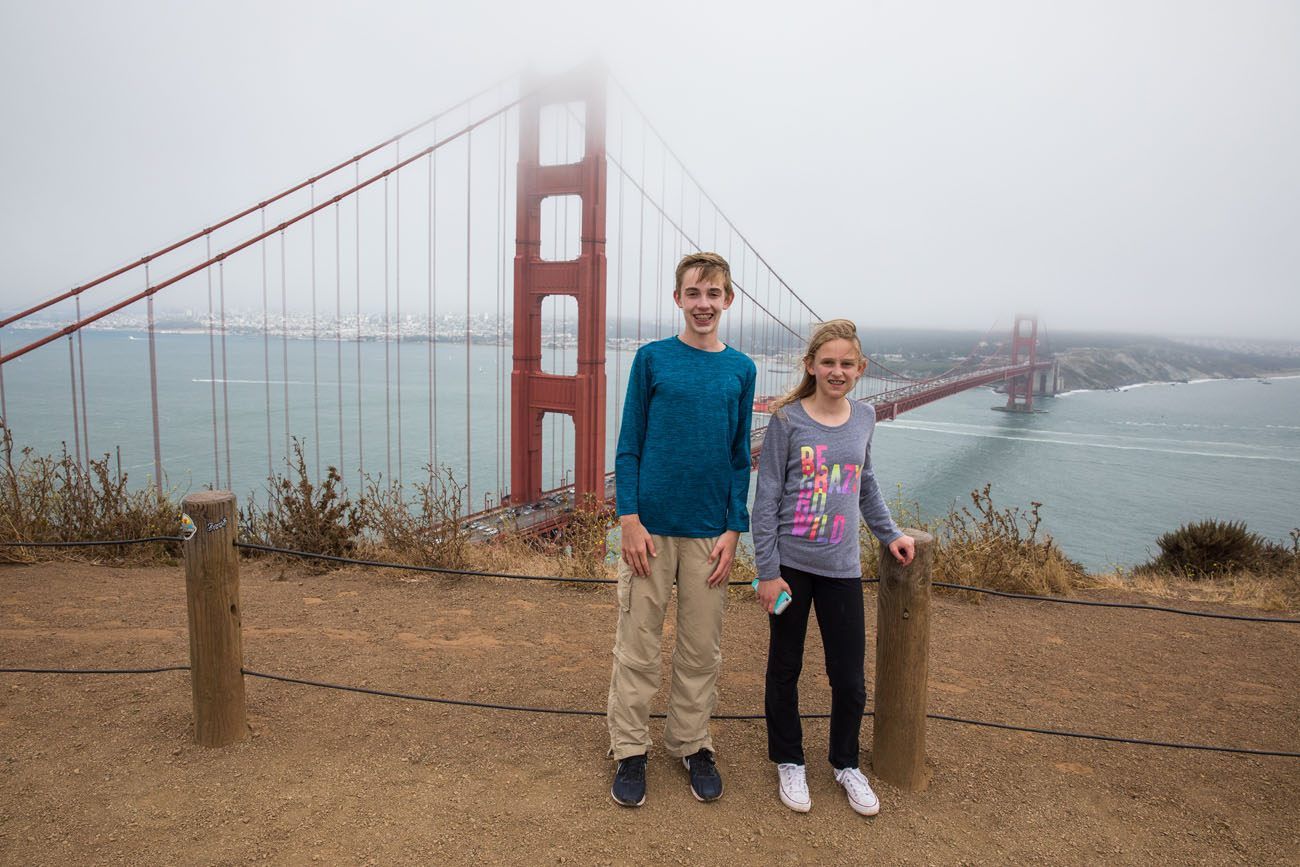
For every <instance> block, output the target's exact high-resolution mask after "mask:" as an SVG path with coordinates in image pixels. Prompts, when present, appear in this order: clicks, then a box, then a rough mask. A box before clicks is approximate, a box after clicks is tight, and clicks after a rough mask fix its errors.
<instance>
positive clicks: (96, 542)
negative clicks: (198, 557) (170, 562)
mask: <svg viewBox="0 0 1300 867" xmlns="http://www.w3.org/2000/svg"><path fill="white" fill-rule="evenodd" d="M184 541H185V537H184V536H142V537H141V538H139V539H84V540H81V541H77V542H0V548H94V547H98V546H102V545H142V544H144V543H146V542H184Z"/></svg>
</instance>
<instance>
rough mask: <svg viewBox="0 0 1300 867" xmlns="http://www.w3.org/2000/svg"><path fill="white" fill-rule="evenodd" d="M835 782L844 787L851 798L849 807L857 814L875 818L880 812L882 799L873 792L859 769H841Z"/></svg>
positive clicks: (836, 774)
mask: <svg viewBox="0 0 1300 867" xmlns="http://www.w3.org/2000/svg"><path fill="white" fill-rule="evenodd" d="M835 782H837V783H839V784H840V785H841V786H843V787H844V791H845V792H846V793H847V794H848V796H849V806H850V807H852V808H853V811H854V812H855V813H858V814H860V815H863V816H874V815H876V814H877V813H879V812H880V799H879V798H877V797H876V793H875V792H873V791H871V784H870V783H868V782H867V778H866V776H864V775H863V773H862V771H859V770H858V769H857V768H841V769H840V770H838V771H836V772H835Z"/></svg>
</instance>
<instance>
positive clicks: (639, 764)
mask: <svg viewBox="0 0 1300 867" xmlns="http://www.w3.org/2000/svg"><path fill="white" fill-rule="evenodd" d="M618 776H619V777H620V778H621V779H624V780H644V779H645V756H632V757H631V758H628V759H624V760H623V761H621V762H619V763H618Z"/></svg>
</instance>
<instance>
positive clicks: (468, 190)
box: [465, 129, 474, 513]
mask: <svg viewBox="0 0 1300 867" xmlns="http://www.w3.org/2000/svg"><path fill="white" fill-rule="evenodd" d="M473 192H474V130H472V129H471V130H470V131H469V134H468V135H467V136H466V137H465V511H466V513H469V512H471V511H473V509H474V487H473V484H472V482H473V480H474V468H473V463H472V459H473V451H472V449H471V448H470V440H469V435H470V421H469V414H470V409H471V408H472V406H473V404H472V403H471V388H472V385H471V383H470V372H471V370H472V369H473V367H472V365H471V363H470V351H469V350H470V346H471V343H470V336H471V335H470V314H471V312H472V308H471V299H470V287H471V286H472V285H473V280H472V271H471V264H472V263H471V258H472V257H471V254H470V251H471V248H472V247H473V239H474V232H473V216H474V210H473V206H474V197H473Z"/></svg>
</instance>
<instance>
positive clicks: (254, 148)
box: [0, 0, 1300, 339]
mask: <svg viewBox="0 0 1300 867" xmlns="http://www.w3.org/2000/svg"><path fill="white" fill-rule="evenodd" d="M597 56H598V57H600V58H602V59H603V60H604V62H605V63H606V64H607V66H608V67H609V69H610V71H611V72H612V73H613V74H614V76H615V77H616V78H617V80H618V81H619V82H621V84H622V86H623V87H625V88H626V90H627V91H628V93H630V94H631V95H632V96H633V97H634V98H635V99H636V101H637V102H638V103H639V104H640V106H641V108H642V109H644V111H645V112H646V114H647V115H648V116H649V117H650V119H651V120H652V121H653V122H654V124H655V125H656V126H657V127H658V129H659V130H660V131H661V132H662V133H663V136H664V138H665V139H666V140H667V141H668V142H669V143H670V144H671V146H672V147H673V149H674V150H675V151H676V152H677V154H678V155H679V156H680V157H681V159H682V161H683V162H684V164H685V165H686V166H687V167H688V168H689V169H690V171H691V172H692V173H693V174H694V175H695V177H697V178H698V179H699V180H700V182H701V184H702V185H703V187H704V189H705V190H707V191H708V193H709V194H710V195H711V196H712V197H713V199H714V200H716V201H717V202H718V204H719V205H720V206H721V207H722V208H723V210H724V211H725V212H726V213H727V214H729V215H730V216H731V217H732V218H733V219H734V220H735V221H736V224H737V226H738V227H739V229H740V230H741V231H742V232H743V233H744V234H745V235H746V236H747V237H748V238H749V239H750V240H751V241H752V242H753V244H754V246H755V248H757V249H758V250H759V251H760V252H761V253H762V254H763V255H764V257H765V258H766V259H767V260H768V261H769V262H770V263H771V264H772V266H773V267H774V268H775V270H776V271H777V272H778V273H779V274H780V275H781V276H782V277H784V279H785V280H786V281H787V282H788V283H789V284H790V285H791V286H792V287H794V288H795V289H796V291H798V292H799V293H800V294H801V295H802V296H803V297H804V298H805V299H807V301H808V302H809V304H810V305H811V306H812V307H813V308H814V309H816V310H817V311H818V312H819V313H821V314H823V315H828V316H829V315H848V316H852V317H854V318H856V319H858V320H859V321H860V322H861V323H862V324H864V325H872V326H881V325H885V326H908V325H913V326H923V327H942V328H964V329H972V328H976V329H984V328H987V327H989V326H991V325H993V324H994V322H995V320H996V321H999V322H1001V323H1004V324H1005V325H1008V326H1009V323H1010V319H1011V316H1012V315H1013V314H1014V313H1016V312H1018V311H1027V312H1036V313H1038V314H1039V315H1040V316H1041V317H1042V321H1043V322H1044V324H1045V325H1046V326H1047V327H1048V328H1049V329H1050V328H1053V327H1055V328H1059V329H1071V330H1086V329H1097V330H1113V331H1133V332H1149V333H1165V334H1181V335H1222V336H1226V337H1262V338H1275V339H1288V338H1294V337H1295V324H1296V323H1297V322H1300V300H1298V299H1300V292H1297V291H1296V289H1297V286H1296V277H1295V275H1296V274H1298V273H1300V243H1297V241H1300V160H1298V159H1297V158H1296V156H1295V154H1297V153H1300V7H1298V6H1296V5H1295V4H1294V3H1288V2H1240V3H1233V4H1186V3H1180V2H1139V3H1129V4H1113V3H1094V2H1077V3H1066V2H1060V3H1032V2H998V3H980V4H962V3H955V2H954V3H901V2H899V3H867V4H834V3H811V4H801V5H799V6H798V7H791V6H789V5H788V4H770V3H710V4H700V3H693V4H687V3H680V2H669V3H663V4H653V5H650V6H645V5H638V6H636V7H631V6H629V7H627V8H621V7H615V6H611V5H609V4H600V3H595V2H582V3H579V2H570V3H553V4H529V3H522V2H519V3H483V4H429V3H403V2H398V3H385V4H381V5H363V4H354V3H336V4H317V3H306V2H301V3H288V2H285V3H274V4H254V3H245V2H236V3H221V4H215V3H193V4H184V5H179V4H172V3H164V2H125V3H114V4H111V5H110V4H74V3H67V2H56V3H46V4H32V3H18V2H13V0H8V2H4V3H3V4H0V71H2V73H3V75H4V78H5V80H6V82H7V85H6V87H5V88H4V90H3V93H0V116H3V117H4V118H5V125H6V132H7V134H6V135H5V136H4V138H3V140H2V141H0V160H2V161H3V164H4V165H5V166H6V168H7V169H8V172H7V175H8V180H7V183H6V195H5V196H4V198H3V200H2V201H0V237H3V241H2V242H0V243H2V244H3V248H2V249H3V255H2V256H0V261H3V263H4V266H3V268H2V269H0V307H2V308H4V309H13V308H16V307H19V306H21V305H23V304H25V303H30V302H34V301H37V300H40V299H41V298H44V297H47V296H50V295H52V294H55V293H56V292H59V291H62V290H64V289H67V288H69V287H71V286H74V285H77V284H78V283H80V282H82V281H84V280H86V279H88V278H90V277H93V276H95V275H97V274H99V273H101V272H103V271H105V270H108V269H109V268H111V267H113V266H115V265H118V264H121V263H123V262H126V261H129V260H132V259H135V258H138V257H139V256H140V255H143V254H144V253H146V252H148V251H150V250H152V249H155V248H157V247H158V246H160V245H162V244H164V243H166V242H168V241H171V240H174V239H176V238H178V237H181V236H182V235H184V234H186V233H188V232H190V231H192V230H195V229H197V228H200V227H202V226H204V225H208V224H210V223H211V222H213V221H214V220H216V219H219V218H220V217H222V216H225V215H227V214H229V213H231V212H233V211H236V210H238V209H240V208H242V207H244V206H246V205H247V204H249V203H250V202H255V201H257V200H258V199H259V198H261V197H264V196H266V195H268V194H270V193H271V192H274V191H277V190H279V189H282V188H283V187H285V186H287V185H289V184H291V183H294V182H296V181H299V180H301V179H303V178H304V177H306V176H308V175H310V174H312V173H314V172H316V171H319V170H320V169H322V168H324V167H326V166H329V165H332V164H334V163H336V162H338V161H340V160H342V159H345V158H347V157H348V156H350V155H352V154H353V153H355V152H356V151H358V150H360V149H361V148H363V147H365V146H368V145H370V144H372V143H374V142H376V141H379V140H381V139H382V138H384V137H386V136H388V135H390V134H391V133H393V132H396V131H397V130H399V129H402V128H404V127H405V126H406V125H408V124H409V123H411V122H412V121H415V120H419V119H421V118H423V117H425V116H427V115H429V114H430V113H432V112H433V111H436V110H438V109H440V108H444V107H447V106H449V105H452V104H454V103H455V102H457V101H458V100H460V99H462V98H463V97H465V96H467V95H469V94H470V93H471V92H473V91H475V90H478V89H480V88H482V87H484V86H487V85H489V84H491V83H492V82H493V81H496V80H498V79H499V78H500V77H501V76H504V75H509V74H510V73H512V72H514V71H517V70H519V69H521V68H524V67H526V66H528V65H530V64H532V65H535V66H537V67H538V68H541V69H544V70H559V69H564V68H567V67H569V66H571V65H573V64H576V63H579V62H581V61H584V60H587V59H589V58H592V57H597ZM119 297H120V296H119ZM111 300H116V298H113V299H111ZM236 300H238V299H236ZM159 303H160V304H162V305H163V306H167V304H168V300H167V298H166V297H160V298H159ZM451 303H454V302H452V301H449V304H451ZM448 309H451V308H450V307H449V308H448ZM461 309H462V310H463V296H462V306H461Z"/></svg>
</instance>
